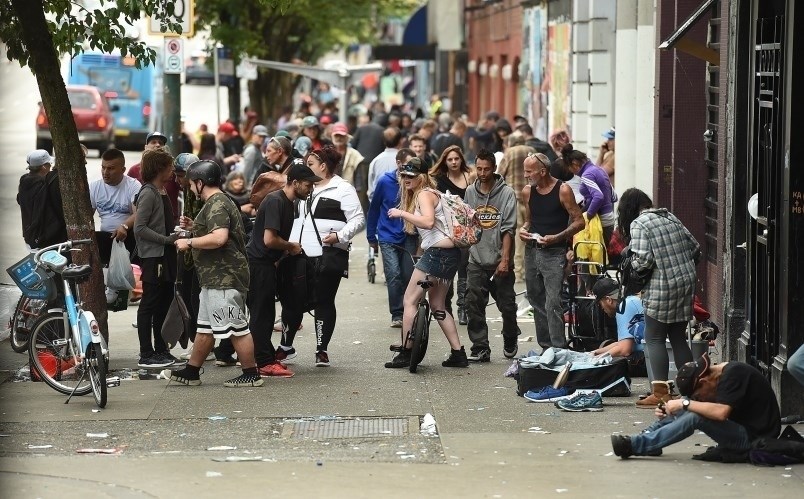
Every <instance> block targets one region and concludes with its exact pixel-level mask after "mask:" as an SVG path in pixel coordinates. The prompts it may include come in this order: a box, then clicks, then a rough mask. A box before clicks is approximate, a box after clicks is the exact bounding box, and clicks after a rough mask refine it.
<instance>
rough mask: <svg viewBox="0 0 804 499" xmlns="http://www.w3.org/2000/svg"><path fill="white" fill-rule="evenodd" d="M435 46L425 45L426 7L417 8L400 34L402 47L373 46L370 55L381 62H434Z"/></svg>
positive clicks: (432, 44) (431, 44) (433, 44)
mask: <svg viewBox="0 0 804 499" xmlns="http://www.w3.org/2000/svg"><path fill="white" fill-rule="evenodd" d="M435 54H436V44H435V43H427V5H423V6H422V7H420V8H419V10H417V11H416V12H415V13H414V14H413V15H412V16H411V17H410V19H409V20H408V24H407V26H405V32H404V33H403V34H402V45H375V46H374V47H372V55H373V56H374V58H375V59H377V60H381V61H390V60H394V59H408V60H412V61H433V60H435Z"/></svg>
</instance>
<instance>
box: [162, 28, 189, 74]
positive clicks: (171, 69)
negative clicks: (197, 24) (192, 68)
mask: <svg viewBox="0 0 804 499" xmlns="http://www.w3.org/2000/svg"><path fill="white" fill-rule="evenodd" d="M164 57H165V74H180V73H182V72H183V71H184V40H183V39H181V38H168V37H165V51H164Z"/></svg>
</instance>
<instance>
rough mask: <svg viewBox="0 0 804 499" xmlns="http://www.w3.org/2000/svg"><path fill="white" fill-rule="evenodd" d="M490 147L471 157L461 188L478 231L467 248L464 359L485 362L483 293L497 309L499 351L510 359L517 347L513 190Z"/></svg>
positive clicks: (487, 356) (488, 356)
mask: <svg viewBox="0 0 804 499" xmlns="http://www.w3.org/2000/svg"><path fill="white" fill-rule="evenodd" d="M495 169H496V164H495V159H494V153H492V152H491V151H489V150H487V149H481V150H480V151H478V153H477V159H476V160H475V172H476V174H477V180H475V182H474V183H473V184H472V185H470V186H469V188H468V189H466V196H465V197H464V201H465V202H466V203H467V204H468V205H469V206H471V207H472V208H474V209H475V210H477V212H478V214H479V215H480V224H481V226H482V227H483V235H482V237H481V238H480V241H479V242H478V243H477V244H475V245H474V246H472V247H471V248H470V249H469V264H468V267H467V272H466V277H467V282H466V312H467V315H468V316H469V317H468V318H469V325H468V327H467V331H468V332H469V339H470V340H471V341H472V351H471V354H470V355H469V357H468V359H469V361H470V362H489V361H490V360H491V348H490V346H489V329H488V324H487V323H486V306H487V305H488V303H489V294H491V295H492V296H493V297H494V299H495V300H496V301H497V309H499V311H500V313H501V314H502V319H503V326H502V336H503V355H504V356H505V357H506V358H508V359H510V358H512V357H514V356H515V355H516V353H517V350H518V346H517V336H519V334H520V330H519V326H517V323H516V310H517V306H516V292H514V273H513V269H512V263H513V262H512V259H513V253H514V232H515V231H516V226H517V221H516V203H517V201H516V193H515V192H514V190H513V189H512V188H511V187H509V186H508V185H506V183H505V180H503V178H502V177H501V176H500V175H499V174H496V173H494V170H495Z"/></svg>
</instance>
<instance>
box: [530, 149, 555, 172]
mask: <svg viewBox="0 0 804 499" xmlns="http://www.w3.org/2000/svg"><path fill="white" fill-rule="evenodd" d="M528 157H529V158H533V159H535V160H538V161H539V163H541V164H542V166H543V167H544V168H546V169H548V170H549V169H550V166H549V165H548V164H547V163H545V162H544V160H542V158H540V157H539V153H537V152H532V153H528Z"/></svg>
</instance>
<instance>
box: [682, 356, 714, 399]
mask: <svg viewBox="0 0 804 499" xmlns="http://www.w3.org/2000/svg"><path fill="white" fill-rule="evenodd" d="M710 365H711V361H710V360H709V354H708V353H706V352H704V354H703V355H701V358H700V359H698V360H696V361H693V362H687V363H686V364H684V365H683V366H681V369H679V370H678V375H677V376H676V386H677V387H678V392H679V393H680V394H681V395H683V396H685V397H689V396H691V395H692V394H693V393H695V389H696V388H697V387H698V382H699V381H700V380H701V378H702V377H703V375H704V374H706V372H707V371H708V370H709V366H710Z"/></svg>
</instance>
